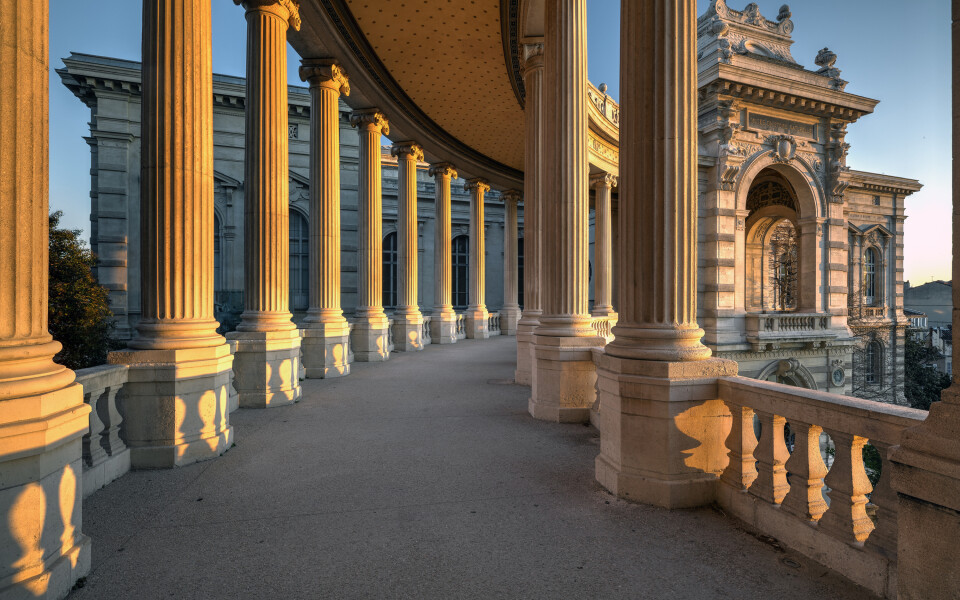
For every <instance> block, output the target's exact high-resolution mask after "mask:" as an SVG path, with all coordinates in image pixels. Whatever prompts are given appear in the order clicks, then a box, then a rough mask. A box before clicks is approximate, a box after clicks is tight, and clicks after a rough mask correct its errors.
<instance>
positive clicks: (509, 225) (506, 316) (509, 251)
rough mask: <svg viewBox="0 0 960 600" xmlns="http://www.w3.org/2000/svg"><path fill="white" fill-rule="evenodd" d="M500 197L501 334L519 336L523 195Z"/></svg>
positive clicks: (514, 192)
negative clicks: (519, 219) (519, 228)
mask: <svg viewBox="0 0 960 600" xmlns="http://www.w3.org/2000/svg"><path fill="white" fill-rule="evenodd" d="M500 197H501V198H502V199H503V308H501V309H500V333H501V334H502V335H517V323H518V322H519V321H520V300H519V296H518V291H517V277H518V275H519V268H520V265H519V263H518V257H517V253H518V251H519V248H518V244H517V236H518V232H517V203H518V202H520V198H521V195H520V192H518V191H517V190H507V191H506V192H504V193H502V194H501V195H500Z"/></svg>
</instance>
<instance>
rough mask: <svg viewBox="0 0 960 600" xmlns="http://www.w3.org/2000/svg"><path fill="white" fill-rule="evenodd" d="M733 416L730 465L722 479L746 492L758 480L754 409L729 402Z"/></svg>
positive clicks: (728, 438) (729, 446)
mask: <svg viewBox="0 0 960 600" xmlns="http://www.w3.org/2000/svg"><path fill="white" fill-rule="evenodd" d="M727 407H728V408H729V409H730V412H731V413H732V414H733V426H732V427H731V428H730V435H728V436H727V448H728V450H729V451H728V452H727V455H728V456H729V457H730V463H729V464H728V465H727V468H726V469H724V470H723V475H721V476H720V478H721V479H722V480H723V481H725V482H726V483H728V484H729V485H731V486H733V487H734V488H735V489H738V490H740V491H746V490H747V489H748V488H749V487H750V484H752V483H753V482H754V480H755V479H756V478H757V468H756V462H757V461H756V459H755V458H754V457H753V451H754V449H755V448H756V447H757V436H756V435H754V433H753V409H752V408H750V407H748V406H739V405H737V404H733V403H731V402H727Z"/></svg>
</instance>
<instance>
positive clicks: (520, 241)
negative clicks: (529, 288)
mask: <svg viewBox="0 0 960 600" xmlns="http://www.w3.org/2000/svg"><path fill="white" fill-rule="evenodd" d="M517 303H518V304H519V305H520V308H523V238H520V239H518V240H517Z"/></svg>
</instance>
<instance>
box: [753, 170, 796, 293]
mask: <svg viewBox="0 0 960 600" xmlns="http://www.w3.org/2000/svg"><path fill="white" fill-rule="evenodd" d="M746 208H747V210H748V211H750V212H749V215H748V216H747V221H746V230H747V231H746V242H745V248H744V249H745V259H746V260H745V261H744V266H743V268H744V271H745V273H744V281H745V283H746V286H745V287H746V289H745V298H744V305H745V308H746V310H747V311H748V312H790V311H795V310H798V309H799V308H800V287H801V285H802V282H801V276H802V269H801V253H800V235H799V229H800V228H799V209H798V205H797V197H796V193H795V192H794V190H793V187H792V186H791V184H790V183H789V182H788V181H787V180H786V179H784V178H783V177H782V176H781V175H780V174H779V173H777V172H775V171H773V170H769V169H768V170H764V171H761V173H760V174H759V175H758V176H757V178H756V179H755V180H754V182H753V184H752V185H751V186H750V192H749V194H748V195H747V206H746Z"/></svg>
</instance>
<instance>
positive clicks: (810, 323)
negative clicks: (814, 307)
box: [746, 312, 837, 352]
mask: <svg viewBox="0 0 960 600" xmlns="http://www.w3.org/2000/svg"><path fill="white" fill-rule="evenodd" d="M830 325H831V317H830V315H825V314H821V313H796V312H789V313H748V314H747V317H746V329H747V341H748V342H749V343H750V344H752V345H753V348H754V351H756V352H763V351H764V350H775V349H777V348H779V347H780V345H782V344H797V343H802V344H809V345H814V346H815V345H818V344H820V343H823V342H829V341H832V340H835V339H836V338H837V332H836V331H835V330H832V329H831V327H830Z"/></svg>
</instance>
